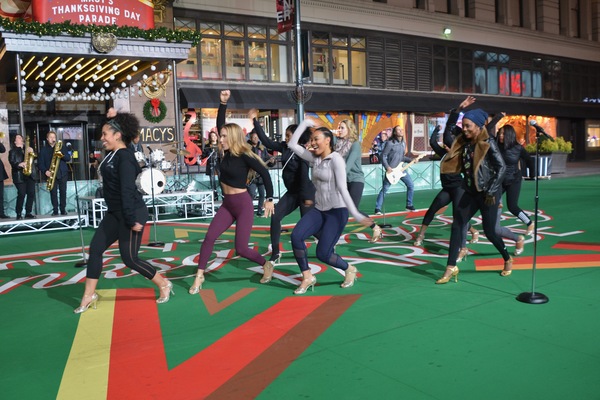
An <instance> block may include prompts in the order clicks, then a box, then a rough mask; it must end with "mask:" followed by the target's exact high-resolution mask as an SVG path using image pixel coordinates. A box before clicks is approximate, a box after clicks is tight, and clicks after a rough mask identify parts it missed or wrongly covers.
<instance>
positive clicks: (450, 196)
mask: <svg viewBox="0 0 600 400" xmlns="http://www.w3.org/2000/svg"><path fill="white" fill-rule="evenodd" d="M464 192H465V190H464V189H463V188H462V187H460V186H459V187H453V188H449V189H446V188H442V190H440V192H439V193H438V194H437V196H435V198H434V199H433V201H432V202H431V205H430V206H429V208H428V209H427V212H426V213H425V216H424V217H423V222H422V224H423V225H425V226H429V224H431V221H433V218H434V217H435V213H436V212H438V211H439V210H441V209H442V207H444V206H447V205H448V204H450V203H452V209H453V210H454V209H455V208H456V207H457V206H458V202H459V201H460V199H461V197H462V195H463V193H464ZM453 212H454V211H453ZM470 227H471V223H470V219H469V220H467V223H466V224H465V225H464V227H463V233H462V240H461V242H460V243H461V247H465V245H466V244H467V231H468V230H469V228H470ZM457 255H458V253H457Z"/></svg>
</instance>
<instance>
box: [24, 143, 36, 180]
mask: <svg viewBox="0 0 600 400" xmlns="http://www.w3.org/2000/svg"><path fill="white" fill-rule="evenodd" d="M28 148H29V136H25V168H23V174H24V175H26V176H29V175H31V172H32V171H33V159H34V158H36V157H37V155H36V154H35V153H34V152H33V151H30V152H29V153H28V152H27V149H28Z"/></svg>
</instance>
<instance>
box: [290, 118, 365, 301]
mask: <svg viewBox="0 0 600 400" xmlns="http://www.w3.org/2000/svg"><path fill="white" fill-rule="evenodd" d="M307 127H314V123H313V122H312V121H310V120H305V121H304V122H302V123H301V124H300V125H299V126H298V128H297V129H296V131H295V132H294V135H293V136H292V138H291V139H290V141H289V143H288V146H289V148H290V149H292V151H293V152H294V153H296V154H297V155H298V156H299V157H301V158H303V159H305V160H307V161H308V162H309V163H310V164H311V167H312V181H313V183H314V185H315V188H316V195H315V207H314V208H313V209H311V210H310V211H309V212H307V213H306V214H304V216H303V217H302V218H301V219H300V221H299V222H298V223H297V224H296V226H295V228H294V230H293V231H292V248H293V250H294V257H295V258H296V261H297V262H298V265H299V266H300V270H301V271H302V277H303V279H302V283H301V284H300V286H299V287H298V288H297V289H296V290H295V291H294V293H295V294H304V293H306V291H307V290H308V288H311V287H312V289H313V291H314V286H315V283H317V278H315V277H314V276H313V274H312V272H311V270H310V268H309V266H308V257H307V254H306V244H305V243H304V241H305V240H306V239H307V238H309V237H310V236H313V235H319V242H318V244H317V258H318V259H319V260H321V261H323V262H325V263H327V264H329V265H331V266H333V267H336V268H339V269H341V270H344V271H346V277H345V279H344V282H343V283H342V284H341V287H342V288H349V287H351V286H352V285H354V281H355V279H356V273H357V272H358V270H357V269H356V267H354V266H353V265H350V264H348V263H347V262H346V261H344V260H343V259H342V258H341V257H340V256H339V255H337V254H336V253H335V247H334V246H335V244H336V243H337V241H338V239H339V238H340V236H341V234H342V232H343V231H344V228H345V227H346V223H347V222H348V211H350V214H352V216H353V217H354V218H355V219H356V220H357V221H359V222H360V223H361V225H364V226H371V225H372V224H373V220H372V219H371V218H369V217H367V216H364V215H362V214H361V213H360V212H359V211H358V209H357V208H356V206H355V205H354V202H353V201H352V198H351V197H350V193H348V188H347V186H346V163H345V162H344V158H343V157H342V156H341V155H340V154H338V153H337V152H335V151H334V150H333V144H334V143H333V142H334V140H333V133H332V132H331V131H330V130H329V129H327V128H316V129H315V130H314V131H313V133H312V135H311V138H310V142H309V144H310V146H309V149H306V148H304V147H303V146H301V145H299V144H298V140H299V139H300V136H301V135H302V133H303V132H304V131H305V130H306V128H307Z"/></svg>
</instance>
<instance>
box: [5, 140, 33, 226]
mask: <svg viewBox="0 0 600 400" xmlns="http://www.w3.org/2000/svg"><path fill="white" fill-rule="evenodd" d="M13 143H14V146H13V148H12V149H11V150H10V151H9V152H8V161H9V162H10V165H11V167H12V178H13V183H14V184H15V188H16V189H17V204H16V206H15V211H16V213H17V219H22V218H23V217H22V215H21V213H22V212H23V203H25V218H35V215H33V214H32V213H31V210H32V209H33V200H34V199H35V180H34V179H33V174H30V175H25V174H24V173H23V170H24V169H25V152H26V151H27V152H28V153H29V152H33V149H32V148H31V147H30V146H27V150H25V141H24V140H23V136H21V135H15V138H14V142H13ZM25 197H27V201H25Z"/></svg>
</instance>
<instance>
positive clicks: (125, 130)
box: [105, 113, 140, 145]
mask: <svg viewBox="0 0 600 400" xmlns="http://www.w3.org/2000/svg"><path fill="white" fill-rule="evenodd" d="M105 125H108V126H109V127H110V128H111V129H112V130H113V131H114V132H115V133H117V132H121V138H122V140H123V142H124V143H125V144H126V145H129V143H131V141H132V140H133V139H135V138H136V137H138V136H139V135H140V121H139V120H138V119H137V117H136V116H135V115H133V114H129V113H118V114H117V115H116V116H115V117H113V118H109V119H108V120H107V121H106V123H105Z"/></svg>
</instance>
